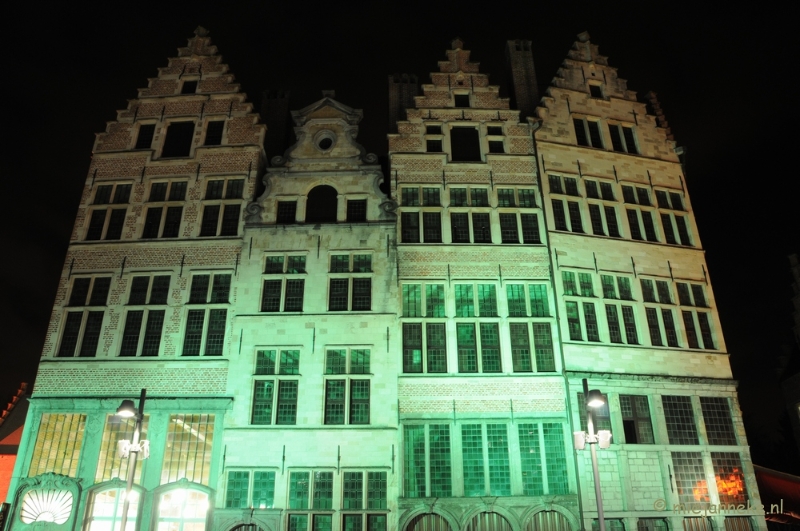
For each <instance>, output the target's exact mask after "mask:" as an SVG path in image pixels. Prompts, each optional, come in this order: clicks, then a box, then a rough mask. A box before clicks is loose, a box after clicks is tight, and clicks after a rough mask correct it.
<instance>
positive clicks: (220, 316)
mask: <svg viewBox="0 0 800 531" xmlns="http://www.w3.org/2000/svg"><path fill="white" fill-rule="evenodd" d="M212 279H213V282H211V280H212ZM230 286H231V275H230V274H222V273H217V274H214V275H208V274H206V275H194V276H193V277H192V285H191V288H190V292H189V304H192V305H193V304H206V305H215V304H217V305H221V304H227V303H228V299H229V297H230ZM227 315H228V310H227V308H226V307H211V308H204V309H190V310H189V311H188V313H187V319H186V331H185V334H184V339H183V353H182V355H184V356H199V355H200V354H201V353H202V354H203V355H204V356H221V355H222V352H223V348H224V343H225V328H226V326H227Z"/></svg>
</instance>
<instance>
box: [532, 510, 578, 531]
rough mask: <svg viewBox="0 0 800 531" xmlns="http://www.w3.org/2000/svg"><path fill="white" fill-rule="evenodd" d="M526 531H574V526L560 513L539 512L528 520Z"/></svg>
mask: <svg viewBox="0 0 800 531" xmlns="http://www.w3.org/2000/svg"><path fill="white" fill-rule="evenodd" d="M525 531H572V526H571V525H570V524H569V520H568V519H567V517H566V516H564V515H563V514H561V513H560V512H558V511H539V512H538V513H536V514H534V515H533V517H531V519H530V520H528V525H527V526H525Z"/></svg>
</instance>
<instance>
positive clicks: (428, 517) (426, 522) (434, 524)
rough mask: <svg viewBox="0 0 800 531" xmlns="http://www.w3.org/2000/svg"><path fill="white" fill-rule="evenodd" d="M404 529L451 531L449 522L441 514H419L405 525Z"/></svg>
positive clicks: (412, 530) (408, 530) (407, 530)
mask: <svg viewBox="0 0 800 531" xmlns="http://www.w3.org/2000/svg"><path fill="white" fill-rule="evenodd" d="M406 531H451V530H450V524H448V523H447V520H445V518H444V517H443V516H441V515H438V514H432V513H431V514H421V515H419V516H415V517H414V518H412V519H411V521H410V522H409V523H408V525H406Z"/></svg>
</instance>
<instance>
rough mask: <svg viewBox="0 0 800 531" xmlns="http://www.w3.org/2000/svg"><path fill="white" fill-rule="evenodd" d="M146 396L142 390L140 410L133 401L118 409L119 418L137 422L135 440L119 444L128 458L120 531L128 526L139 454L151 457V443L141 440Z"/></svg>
mask: <svg viewBox="0 0 800 531" xmlns="http://www.w3.org/2000/svg"><path fill="white" fill-rule="evenodd" d="M146 394H147V390H146V389H142V394H141V395H140V396H139V407H138V409H135V408H134V405H133V400H123V401H122V404H120V406H119V407H118V408H117V416H119V417H122V418H134V419H135V420H136V423H135V424H134V426H133V440H132V441H129V440H127V439H123V440H121V441H119V443H118V448H119V455H120V458H122V459H125V458H126V457H127V458H128V482H127V484H126V488H125V501H124V502H123V503H122V518H121V520H120V531H125V527H127V525H128V510H129V509H130V506H131V494H132V492H133V479H134V476H135V475H136V459H137V457H138V456H139V452H141V453H142V459H147V458H148V456H149V455H150V444H149V442H148V441H140V440H139V437H140V436H141V432H142V420H143V419H144V400H145V395H146Z"/></svg>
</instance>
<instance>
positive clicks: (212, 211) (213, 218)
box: [200, 205, 220, 236]
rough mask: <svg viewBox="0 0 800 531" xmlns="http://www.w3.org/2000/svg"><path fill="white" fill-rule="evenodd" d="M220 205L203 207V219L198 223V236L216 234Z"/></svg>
mask: <svg viewBox="0 0 800 531" xmlns="http://www.w3.org/2000/svg"><path fill="white" fill-rule="evenodd" d="M219 210H220V205H206V206H205V207H204V208H203V221H202V223H201V225H200V236H216V235H217V223H218V221H219Z"/></svg>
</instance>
